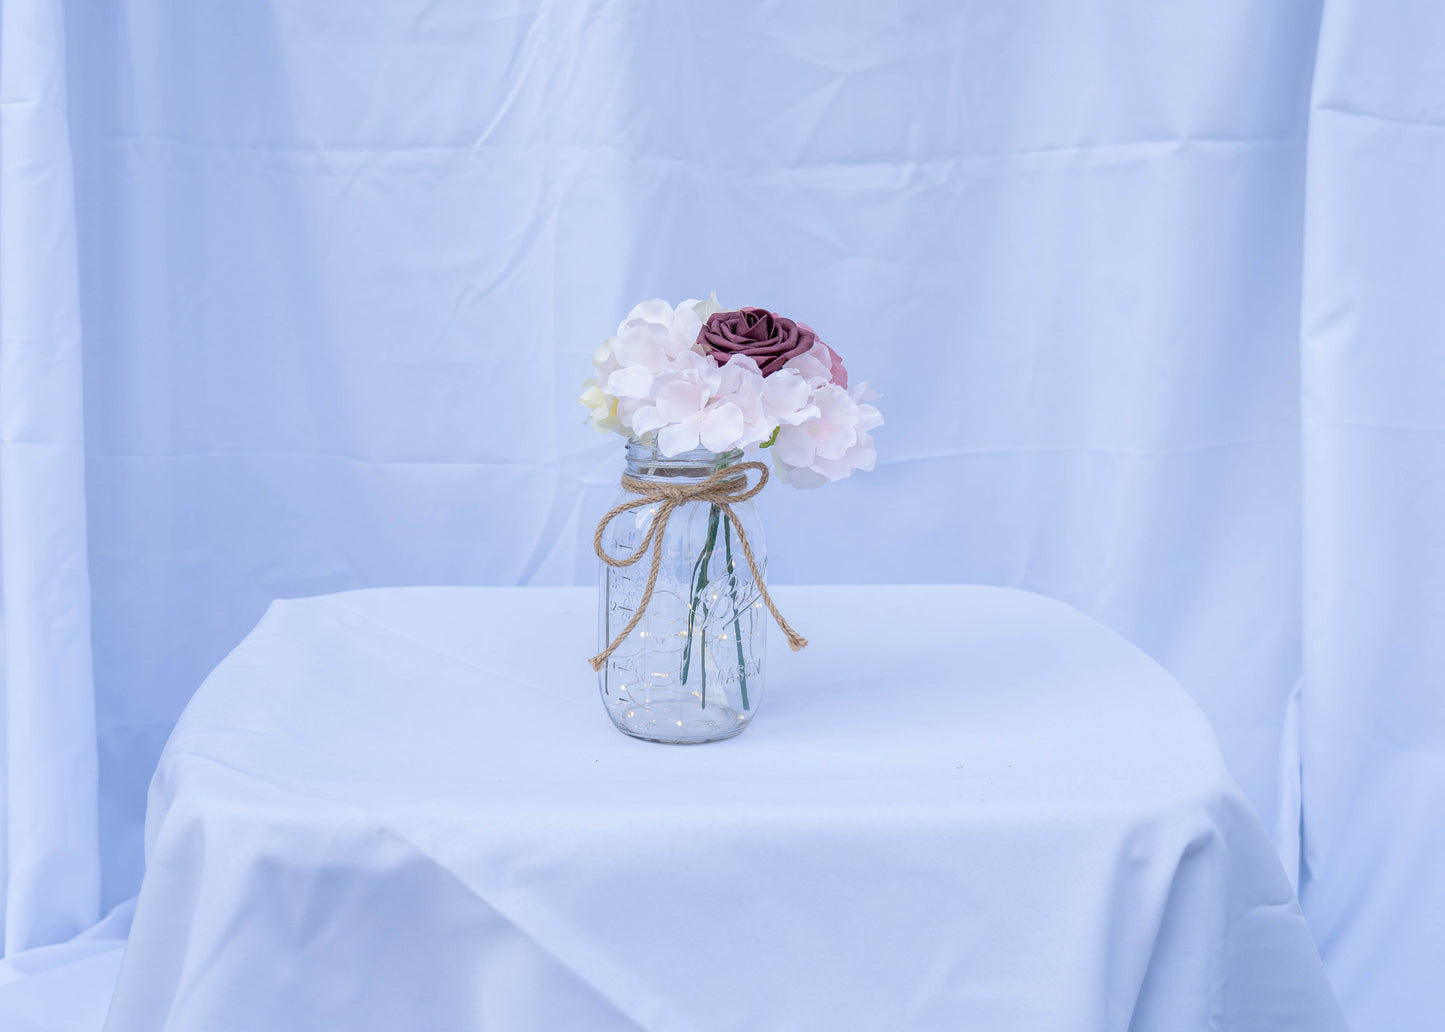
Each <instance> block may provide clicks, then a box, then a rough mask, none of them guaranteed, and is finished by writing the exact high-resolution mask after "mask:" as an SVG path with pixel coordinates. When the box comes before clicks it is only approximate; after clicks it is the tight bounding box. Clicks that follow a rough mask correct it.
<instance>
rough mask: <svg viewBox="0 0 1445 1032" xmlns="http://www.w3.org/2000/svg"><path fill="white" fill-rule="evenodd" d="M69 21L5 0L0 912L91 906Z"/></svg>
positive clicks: (90, 727) (0, 235)
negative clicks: (67, 44)
mask: <svg viewBox="0 0 1445 1032" xmlns="http://www.w3.org/2000/svg"><path fill="white" fill-rule="evenodd" d="M65 54H66V48H65V24H64V20H63V18H62V17H61V10H60V8H59V7H58V6H57V5H56V4H54V3H50V2H48V0H6V2H5V3H3V4H0V736H3V737H0V924H3V928H4V949H5V952H6V953H11V952H14V951H17V950H23V949H27V948H29V947H32V946H41V945H44V944H46V943H52V942H55V941H57V940H60V939H67V938H69V937H70V936H72V935H74V934H75V933H76V932H78V931H80V930H81V929H82V928H84V927H85V926H86V925H88V924H90V923H91V922H92V921H94V920H95V919H96V917H97V916H98V914H97V907H98V906H99V904H100V853H99V851H98V849H97V844H96V813H95V800H96V782H95V778H96V755H95V706H94V693H93V691H92V686H91V666H90V594H89V591H90V589H89V583H88V579H87V574H86V533H85V464H84V463H85V460H84V431H83V429H82V426H81V422H82V414H81V393H80V392H81V371H80V370H81V345H80V319H79V315H80V312H79V304H78V300H79V299H78V296H77V291H76V254H75V208H74V203H73V193H72V181H71V158H70V147H69V143H68V139H69V126H68V115H67V98H66V80H65V72H66V61H65Z"/></svg>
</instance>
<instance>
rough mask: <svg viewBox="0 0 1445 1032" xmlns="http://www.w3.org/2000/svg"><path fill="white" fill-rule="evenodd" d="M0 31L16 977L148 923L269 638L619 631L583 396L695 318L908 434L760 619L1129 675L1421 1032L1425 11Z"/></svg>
mask: <svg viewBox="0 0 1445 1032" xmlns="http://www.w3.org/2000/svg"><path fill="white" fill-rule="evenodd" d="M0 11H3V12H4V21H3V25H4V39H3V44H4V50H3V55H4V65H3V74H4V98H5V105H4V118H5V122H4V132H5V135H4V138H3V148H0V158H3V177H0V189H3V198H4V209H3V216H4V221H3V223H0V231H3V250H0V272H3V276H4V278H3V283H0V288H3V294H0V299H3V304H4V349H5V350H4V352H3V365H0V428H3V439H0V447H3V449H4V450H3V451H0V490H3V496H0V532H3V535H0V569H3V573H4V596H3V600H4V612H3V618H4V636H5V637H4V640H5V650H6V651H5V666H4V670H5V681H4V690H5V695H4V701H5V720H6V722H7V725H6V737H5V745H4V749H5V753H4V764H3V770H4V772H5V778H6V781H5V797H4V805H5V808H6V809H5V817H6V827H7V850H6V856H7V861H6V862H7V866H6V868H5V869H4V877H5V889H6V893H5V896H6V900H7V911H6V941H7V945H8V946H9V947H10V948H12V949H13V948H16V947H18V946H23V945H27V944H31V943H33V942H35V941H41V940H43V939H46V938H50V939H54V938H60V937H63V936H64V935H65V934H67V933H68V930H70V929H73V928H74V927H76V926H77V925H78V924H81V923H84V921H85V920H86V919H87V917H89V916H93V914H94V910H95V901H94V895H95V890H94V870H95V868H96V865H97V862H98V861H97V857H103V860H104V862H103V877H104V899H105V902H106V903H107V904H109V903H113V902H115V901H116V900H119V899H123V898H124V897H126V896H127V895H129V894H131V893H133V892H134V891H135V888H136V886H137V884H138V881H139V878H140V874H141V870H142V857H141V848H140V841H141V839H140V829H141V822H142V819H143V813H144V802H145V786H146V782H147V780H148V778H149V776H150V773H151V771H152V769H153V767H154V763H155V760H156V757H157V756H158V755H159V752H160V749H161V746H162V744H163V743H164V741H165V737H166V735H167V733H168V731H169V729H170V727H171V725H172V723H173V722H174V720H175V717H176V715H177V714H178V713H179V711H180V709H181V707H182V706H183V705H184V704H185V702H186V700H187V698H188V697H189V696H190V694H191V693H192V691H193V690H194V689H195V687H196V686H197V685H198V684H199V683H200V681H201V680H202V679H203V678H204V676H205V675H206V673H207V672H208V671H209V670H210V668H211V667H213V666H214V665H215V663H216V662H217V661H218V660H219V659H220V658H221V657H222V656H223V655H224V654H225V653H226V651H227V650H228V649H229V648H230V647H231V646H233V645H234V644H235V643H236V642H237V641H239V640H240V638H241V637H242V636H243V635H244V634H245V633H246V631H247V630H248V629H249V628H250V627H251V626H252V624H253V623H254V622H255V620H256V619H257V618H258V617H259V616H260V614H261V612H262V611H263V610H264V608H265V607H266V605H267V604H268V603H269V602H270V600H271V599H272V598H275V597H284V596H296V595H306V594H313V593H318V592H326V591H336V590H341V589H346V588H353V587H360V586H367V585H378V584H401V583H485V584H519V583H533V584H546V583H572V582H582V583H588V582H591V581H592V579H593V576H594V573H593V569H594V563H595V560H594V559H593V557H592V556H591V552H590V538H591V525H592V522H593V521H594V520H595V518H596V516H597V515H598V513H599V512H600V511H602V510H603V509H604V508H605V506H606V504H607V501H608V499H609V498H610V497H611V495H612V493H613V492H614V491H615V489H616V488H615V484H616V475H617V472H618V471H619V469H620V465H621V461H620V441H619V440H618V439H615V438H603V437H599V436H597V435H595V434H593V433H592V432H591V431H590V430H589V429H587V428H586V426H585V425H584V423H583V414H582V410H581V409H580V408H577V407H575V406H574V404H573V400H572V399H573V398H574V397H575V395H576V393H577V390H578V388H579V387H580V382H581V379H582V378H583V377H584V376H585V375H587V372H588V357H589V356H590V354H591V352H592V350H593V348H594V347H595V346H596V344H597V342H598V341H599V340H600V339H601V338H602V337H604V336H606V335H608V333H609V332H610V331H611V330H612V329H613V327H614V326H615V325H616V323H617V322H618V320H619V319H620V318H621V317H622V316H623V315H624V314H625V313H626V311H627V309H628V308H629V307H630V306H631V305H632V304H633V303H634V302H636V301H638V300H641V299H643V298H649V297H658V296H660V297H664V298H668V299H670V300H673V301H677V300H679V299H681V298H684V297H688V296H697V295H699V294H702V295H705V294H706V293H707V292H708V291H709V290H714V289H715V290H716V291H717V292H718V295H719V297H720V298H721V300H722V301H723V302H724V303H725V304H728V305H741V304H749V303H751V304H760V305H764V306H767V307H771V308H776V309H778V310H781V311H783V312H785V313H788V314H791V315H795V316H797V317H800V318H802V319H804V320H805V321H807V322H809V323H810V324H811V325H813V326H815V327H816V328H817V329H818V330H819V331H820V332H821V333H822V335H823V337H824V339H825V340H827V341H828V342H829V343H830V344H832V345H833V346H834V347H835V348H836V349H837V350H839V351H840V352H841V353H842V354H843V355H844V356H845V358H846V359H847V360H848V362H849V367H850V370H853V371H854V372H855V374H857V375H859V376H870V377H871V378H872V379H873V381H874V385H875V387H876V388H877V389H879V390H880V391H881V392H882V394H883V398H882V400H881V401H880V405H881V407H882V408H883V411H884V414H885V416H886V418H887V420H888V423H887V425H886V426H885V427H884V428H882V429H881V430H880V431H879V433H878V434H877V438H878V445H879V453H880V459H879V467H878V469H877V471H875V472H874V473H872V474H867V475H862V476H858V477H856V478H854V479H853V480H851V481H848V482H845V483H842V484H838V485H833V486H831V487H829V488H827V489H825V490H822V491H818V492H812V493H798V492H793V491H792V490H791V489H788V488H782V487H778V488H773V489H770V490H769V491H768V492H766V494H765V497H764V499H763V500H762V508H763V511H764V512H763V514H764V518H765V520H766V522H767V524H768V528H769V534H770V542H769V543H770V549H769V552H770V555H771V556H772V574H771V575H772V577H773V578H774V579H775V580H777V581H780V582H803V581H812V582H825V583H828V582H831V583H842V582H864V583H867V582H888V581H895V582H897V581H975V582H985V583H994V584H1005V585H1011V586H1018V587H1024V588H1028V589H1032V590H1035V591H1040V592H1042V593H1045V594H1048V595H1052V596H1055V597H1058V598H1062V599H1064V600H1065V601H1068V602H1070V603H1072V604H1073V605H1075V606H1077V607H1079V608H1080V609H1082V610H1084V611H1085V612H1087V613H1089V614H1091V615H1093V616H1095V617H1097V618H1098V619H1100V620H1102V621H1103V622H1104V623H1106V624H1108V625H1109V626H1111V627H1113V628H1115V629H1116V630H1118V631H1119V632H1120V633H1121V634H1123V635H1125V636H1126V637H1128V638H1129V639H1131V640H1132V641H1134V642H1135V643H1137V644H1139V645H1140V646H1141V647H1143V648H1144V649H1145V650H1147V651H1148V652H1149V653H1150V654H1151V655H1153V656H1154V657H1156V658H1157V659H1158V660H1159V661H1160V662H1161V663H1163V664H1164V665H1165V666H1166V667H1167V668H1168V669H1169V670H1170V671H1172V672H1173V673H1174V674H1175V676H1177V677H1178V678H1179V679H1180V681H1181V682H1182V683H1183V684H1184V685H1185V687H1187V688H1188V689H1189V690H1190V691H1191V692H1192V693H1193V695H1194V697H1195V698H1196V699H1197V700H1198V701H1199V704H1200V706H1201V707H1202V708H1203V709H1204V711H1205V712H1206V713H1207V714H1208V716H1209V717H1210V719H1211V720H1212V722H1213V724H1214V727H1215V728H1216V730H1217V732H1218V734H1219V737H1220V740H1221V742H1222V744H1223V747H1224V750H1225V753H1226V756H1227V758H1228V761H1229V763H1230V766H1231V769H1232V770H1233V772H1234V774H1235V776H1236V777H1237V779H1238V780H1239V781H1240V783H1241V785H1242V786H1243V787H1244V789H1245V791H1246V792H1247V793H1248V794H1249V796H1250V798H1251V799H1252V800H1253V801H1254V803H1255V805H1256V807H1257V808H1258V809H1259V811H1260V813H1261V815H1262V816H1263V817H1264V818H1265V820H1266V822H1267V823H1268V824H1269V825H1270V826H1272V827H1274V828H1276V829H1277V832H1278V842H1279V846H1280V849H1281V853H1282V855H1283V856H1285V857H1286V859H1287V861H1288V863H1289V865H1290V866H1294V865H1295V863H1296V862H1297V861H1298V867H1299V870H1300V871H1301V872H1302V874H1303V880H1302V884H1301V895H1302V899H1303V902H1304V905H1305V907H1306V910H1307V913H1308V915H1309V916H1310V918H1311V920H1312V922H1313V927H1314V929H1315V932H1316V935H1317V937H1318V941H1319V943H1320V945H1321V949H1322V952H1323V954H1324V956H1325V959H1326V962H1327V964H1329V966H1330V970H1331V972H1332V975H1333V976H1334V978H1335V979H1336V984H1337V986H1338V988H1339V990H1340V993H1341V998H1342V1002H1343V1004H1344V1006H1345V1008H1346V1011H1347V1012H1348V1013H1349V1014H1350V1015H1351V1017H1352V1019H1353V1020H1354V1022H1355V1027H1356V1028H1357V1029H1359V1030H1365V1032H1368V1030H1374V1029H1379V1030H1390V1032H1394V1030H1397V1029H1409V1028H1414V1027H1421V1026H1420V1025H1419V1024H1418V1018H1419V1016H1420V1015H1422V1014H1427V1013H1430V1012H1431V1011H1430V1010H1429V1009H1428V1008H1433V1011H1434V1012H1435V1013H1440V1012H1445V989H1439V988H1429V987H1430V986H1432V985H1434V984H1435V982H1436V981H1438V980H1436V979H1433V978H1432V977H1431V974H1432V973H1433V972H1434V971H1435V970H1436V969H1437V968H1439V967H1440V966H1441V962H1442V960H1445V957H1442V954H1441V950H1442V945H1441V939H1440V937H1439V936H1438V935H1434V934H1433V931H1432V929H1434V928H1437V927H1438V926H1439V925H1440V924H1441V923H1442V922H1445V889H1442V885H1441V880H1440V879H1439V877H1438V876H1437V875H1434V874H1433V873H1432V872H1433V865H1434V864H1435V861H1436V858H1437V857H1438V856H1440V855H1441V854H1442V846H1445V829H1442V821H1441V818H1440V817H1439V814H1440V813H1441V812H1442V803H1445V762H1442V754H1445V701H1442V699H1445V696H1442V693H1441V690H1440V685H1441V680H1442V675H1445V645H1441V644H1438V643H1437V642H1436V640H1435V639H1434V638H1433V637H1432V631H1433V630H1434V629H1435V628H1436V627H1438V626H1439V625H1440V623H1441V620H1442V618H1445V587H1442V585H1445V568H1442V567H1445V549H1442V547H1441V546H1440V545H1439V544H1438V542H1437V537H1436V534H1435V533H1433V532H1434V531H1435V529H1436V528H1437V527H1439V526H1442V525H1445V447H1442V443H1445V442H1442V440H1441V438H1440V434H1441V432H1442V431H1445V414H1442V413H1445V407H1442V401H1445V350H1442V348H1445V301H1442V291H1441V289H1440V285H1439V281H1440V278H1441V274H1442V273H1441V270H1442V269H1445V261H1442V259H1445V245H1442V244H1441V242H1440V241H1441V240H1442V239H1445V134H1442V131H1441V127H1442V125H1445V64H1442V63H1441V62H1440V61H1439V60H1438V58H1437V56H1436V55H1438V53H1439V52H1440V45H1441V43H1442V42H1445V23H1442V15H1441V13H1440V12H1439V11H1438V10H1437V9H1436V8H1435V7H1433V6H1432V5H1431V4H1430V3H1429V2H1428V0H1419V2H1416V3H1405V2H1400V3H1395V4H1369V3H1367V0H1328V2H1326V3H1324V4H1323V6H1322V5H1321V4H1320V3H1311V2H1283V0H1280V2H1264V3H1261V2H1259V0H1181V2H1178V3H1171V4H1159V3H1156V2H1153V0H1118V2H1115V3H1111V4H1106V5H1097V4H1079V3H1074V2H1071V0H1018V2H1014V3H1008V4H1002V3H986V2H982V0H979V2H962V3H960V2H943V0H939V2H931V3H930V2H923V0H910V2H904V3H901V4H894V5H881V4H877V3H871V2H864V0H844V2H834V3H828V4H824V3H821V2H816V3H802V2H793V3H774V2H768V3H763V2H757V0H737V2H727V3H721V2H719V3H707V4H678V3H670V2H667V0H626V2H620V3H617V2H614V3H605V2H602V0H568V2H562V0H558V2H548V0H506V2H502V0H496V2H489V3H477V2H474V0H354V2H351V3H348V4H345V5H339V4H328V3H324V2H321V0H292V2H281V0H273V2H271V3H249V4H237V3H228V2H223V0H196V2H191V3H184V4H179V3H174V2H167V0H64V3H63V5H62V3H61V2H60V0H49V2H46V0H0ZM67 88H68V90H69V104H68V107H67V103H66V90H67ZM72 152H73V154H74V161H73V168H74V177H75V178H74V189H73V191H72V186H71V179H70V175H71V168H72V163H71V159H70V156H69V155H70V153H72ZM72 197H73V198H74V203H73V204H72ZM72 230H74V233H73V232H72ZM76 234H78V235H76ZM77 240H78V247H77V243H76V241H77ZM77 255H78V267H79V280H78V283H79V292H78V302H77V287H76V282H77V281H76V262H77ZM81 323H83V325H84V327H85V332H84V337H83V347H82V346H81V344H80V340H81V338H80V335H79V330H78V327H79V325H81ZM82 352H83V381H84V384H83V385H84V404H83V407H82V405H81V403H80V400H79V399H80V394H79V390H78V382H77V381H78V378H79V377H80V376H81V374H82V364H81V355H82ZM82 416H83V420H82ZM82 422H83V425H84V452H83V455H84V467H83V468H84V483H83V487H84V490H85V494H86V496H87V501H82V483H81V478H80V473H79V471H80V469H81V466H80V463H81V451H80V448H79V444H80V435H81V432H82V431H81V426H82ZM42 444H43V447H41V446H39V445H42ZM83 506H85V507H86V509H85V514H87V515H88V518H86V519H82V515H83V513H82V507H83ZM87 534H88V545H87V537H86V535H87ZM85 557H88V577H89V580H88V588H87V564H86V563H85V562H83V561H82V559H83V558H85ZM87 590H89V591H90V593H91V598H90V601H89V604H87V595H86V593H87ZM87 613H88V614H89V620H90V626H89V627H88V628H87V626H86V623H85V618H86V614H87ZM919 647H920V648H947V647H948V643H947V642H941V641H940V642H920V643H919ZM88 648H93V650H94V660H95V662H94V669H95V674H94V694H93V698H94V706H95V722H94V726H92V722H91V716H90V712H91V711H90V708H89V707H90V699H91V697H92V695H91V692H90V688H89V681H88V677H89V672H90V661H89V655H88V652H87V649H88ZM904 673H906V672H902V671H901V672H900V674H904ZM589 678H590V674H589V672H588V671H587V669H586V667H585V665H583V663H582V657H580V656H579V661H578V686H577V687H578V690H579V691H591V690H592V688H591V687H590V685H591V681H590V679H589ZM96 749H98V756H99V770H100V776H99V786H100V788H99V791H100V795H99V803H98V820H99V825H100V829H101V837H100V846H99V849H98V851H97V847H96V845H95V842H94V836H93V832H92V833H91V837H90V838H86V837H85V836H86V832H87V829H90V828H92V827H93V822H94V821H95V820H96V819H97V816H96V815H97V804H96V803H95V802H94V798H93V793H94V784H95V780H94V773H93V770H92V768H91V767H89V766H87V764H88V763H92V762H93V759H92V758H91V757H93V755H94V751H95V750H96ZM87 793H90V794H87ZM61 825H63V827H61ZM1301 828H1303V836H1302V837H1301ZM1301 843H1303V846H1302V847H1301ZM61 856H63V857H64V858H66V864H65V865H58V864H49V863H45V862H43V861H44V859H45V858H50V857H61ZM87 878H89V879H90V880H89V881H87ZM1432 994H1434V995H1433V996H1432Z"/></svg>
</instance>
